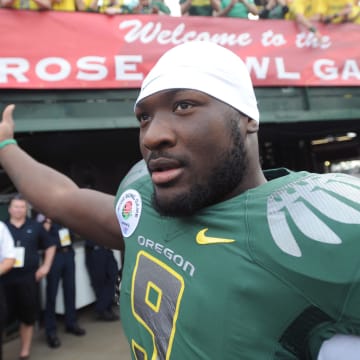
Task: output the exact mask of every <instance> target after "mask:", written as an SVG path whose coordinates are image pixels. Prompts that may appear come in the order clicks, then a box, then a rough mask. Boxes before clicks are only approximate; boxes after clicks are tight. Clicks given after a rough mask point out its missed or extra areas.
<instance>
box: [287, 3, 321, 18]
mask: <svg viewBox="0 0 360 360" xmlns="http://www.w3.org/2000/svg"><path fill="white" fill-rule="evenodd" d="M296 14H301V15H303V16H305V17H306V18H308V19H311V18H312V17H313V16H315V15H318V14H321V1H320V0H293V1H292V2H291V3H290V6H289V12H288V16H287V19H288V20H294V19H295V15H296Z"/></svg>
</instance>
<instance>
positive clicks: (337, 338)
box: [317, 334, 360, 360]
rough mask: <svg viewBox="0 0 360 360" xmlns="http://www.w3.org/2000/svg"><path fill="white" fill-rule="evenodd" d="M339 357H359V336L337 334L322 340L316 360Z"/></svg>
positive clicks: (333, 359) (355, 358) (330, 359)
mask: <svg viewBox="0 0 360 360" xmlns="http://www.w3.org/2000/svg"><path fill="white" fill-rule="evenodd" d="M339 359H346V360H359V359H360V336H355V335H340V334H338V335H334V336H333V337H332V338H330V339H329V340H326V341H324V342H323V344H322V345H321V348H320V351H319V355H318V358H317V360H339Z"/></svg>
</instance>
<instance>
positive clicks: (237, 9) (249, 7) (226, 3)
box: [217, 0, 259, 19]
mask: <svg viewBox="0 0 360 360" xmlns="http://www.w3.org/2000/svg"><path fill="white" fill-rule="evenodd" d="M220 4H221V10H220V11H219V12H218V13H217V16H220V17H222V16H226V17H234V18H240V19H248V18H249V14H252V15H258V14H259V11H258V8H257V6H256V5H255V1H254V0H221V3H220Z"/></svg>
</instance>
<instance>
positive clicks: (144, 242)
mask: <svg viewBox="0 0 360 360" xmlns="http://www.w3.org/2000/svg"><path fill="white" fill-rule="evenodd" d="M138 244H139V245H140V246H143V247H145V248H147V249H151V250H153V251H155V252H157V253H158V254H162V255H164V256H165V257H166V258H168V259H169V260H170V261H172V262H173V263H174V264H175V265H176V266H178V267H179V268H181V269H182V270H183V271H185V272H187V273H188V274H189V275H190V276H191V277H193V276H194V273H195V266H194V265H193V264H192V263H191V262H189V261H187V260H185V259H184V258H183V257H182V256H181V255H179V254H175V253H174V251H173V250H171V249H169V248H167V247H164V245H162V244H159V243H157V242H155V241H153V240H150V239H147V238H145V237H144V236H141V235H140V236H138Z"/></svg>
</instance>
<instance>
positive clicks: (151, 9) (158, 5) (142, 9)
mask: <svg viewBox="0 0 360 360" xmlns="http://www.w3.org/2000/svg"><path fill="white" fill-rule="evenodd" d="M133 12H134V13H136V14H159V15H170V9H169V7H168V6H167V5H165V3H164V2H163V1H161V0H158V1H154V0H139V5H138V6H137V7H135V8H134V11H133Z"/></svg>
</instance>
